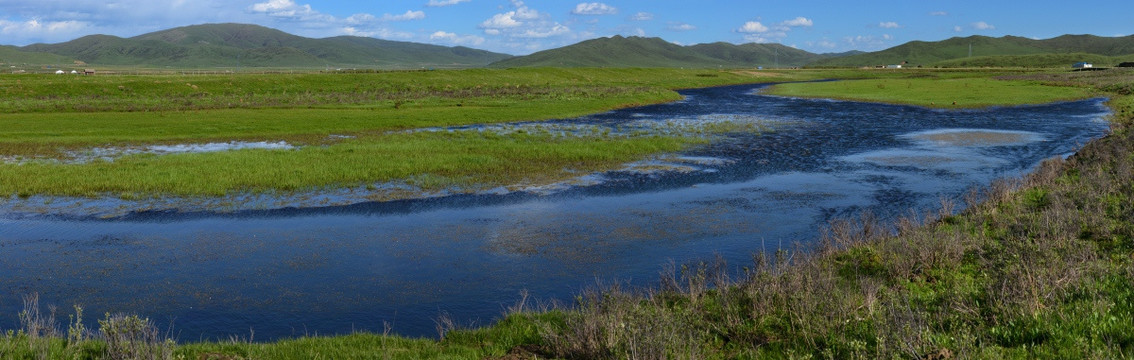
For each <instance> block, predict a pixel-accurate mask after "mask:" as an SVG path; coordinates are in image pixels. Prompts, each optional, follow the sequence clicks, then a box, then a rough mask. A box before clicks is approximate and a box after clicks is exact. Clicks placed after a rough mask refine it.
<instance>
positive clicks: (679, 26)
mask: <svg viewBox="0 0 1134 360" xmlns="http://www.w3.org/2000/svg"><path fill="white" fill-rule="evenodd" d="M666 29H669V30H673V31H693V30H697V27H696V26H693V25H690V24H686V23H682V22H671V23H669V26H666Z"/></svg>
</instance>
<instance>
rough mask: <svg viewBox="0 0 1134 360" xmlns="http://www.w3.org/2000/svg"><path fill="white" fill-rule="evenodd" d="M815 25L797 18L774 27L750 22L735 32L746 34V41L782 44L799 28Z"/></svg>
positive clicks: (806, 19)
mask: <svg viewBox="0 0 1134 360" xmlns="http://www.w3.org/2000/svg"><path fill="white" fill-rule="evenodd" d="M814 24H815V22H814V21H812V20H811V19H808V18H805V17H802V16H801V17H797V18H795V19H791V20H785V21H782V22H780V23H778V24H776V25H775V26H774V27H768V26H767V25H764V24H762V23H760V22H759V21H749V22H746V23H744V25H741V26H740V28H739V29H736V30H735V31H736V32H738V33H742V34H745V35H744V40H745V41H749V42H754V43H774V42H782V41H783V40H784V38H787V36H788V32H790V31H791V30H792V29H793V28H797V27H810V26H813V25H814Z"/></svg>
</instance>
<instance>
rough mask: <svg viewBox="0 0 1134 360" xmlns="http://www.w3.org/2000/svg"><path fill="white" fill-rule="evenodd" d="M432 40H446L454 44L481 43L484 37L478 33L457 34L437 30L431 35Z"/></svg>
mask: <svg viewBox="0 0 1134 360" xmlns="http://www.w3.org/2000/svg"><path fill="white" fill-rule="evenodd" d="M429 39H430V40H434V41H441V42H446V43H450V44H454V45H474V46H475V45H480V44H483V43H484V38H483V37H480V36H476V35H457V34H455V33H451V32H444V31H437V32H434V33H433V34H431V35H429Z"/></svg>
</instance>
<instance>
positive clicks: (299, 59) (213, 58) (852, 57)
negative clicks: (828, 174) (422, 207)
mask: <svg viewBox="0 0 1134 360" xmlns="http://www.w3.org/2000/svg"><path fill="white" fill-rule="evenodd" d="M1132 58H1134V36H1126V37H1099V36H1093V35H1063V36H1060V37H1056V38H1051V39H1045V40H1035V39H1029V38H1023V37H1017V36H1004V37H999V38H993V37H987V36H969V37H954V38H951V39H947V40H942V41H936V42H926V41H911V42H908V43H905V44H902V45H898V46H895V47H892V48H889V49H885V50H882V51H877V52H871V53H863V52H858V51H852V52H847V53H840V54H815V53H810V52H807V51H803V50H799V49H796V48H792V47H789V46H784V45H780V44H756V43H749V44H742V45H736V44H731V43H726V42H715V43H708V44H697V45H689V46H683V45H678V44H674V43H671V42H668V41H665V40H662V39H660V38H645V37H623V36H613V37H607V38H598V39H591V40H586V41H583V42H580V43H577V44H574V45H568V46H565V47H561V48H557V49H550V50H545V51H540V52H536V53H533V54H531V55H527V56H518V57H514V56H511V55H507V54H500V53H493V52H489V51H484V50H477V49H472V48H467V47H460V46H458V47H446V46H438V45H428V44H420V43H412V42H400V41H389V40H380V39H375V38H369V37H356V36H337V37H330V38H322V39H312V38H306V37H302V36H297V35H292V34H288V33H286V32H283V31H279V30H276V29H271V28H267V27H263V26H259V25H248V24H205V25H194V26H185V27H179V28H173V29H168V30H163V31H157V32H152V33H148V34H143V35H139V36H135V37H131V38H120V37H116V36H110V35H89V36H84V37H82V38H78V39H75V40H72V41H68V42H63V43H57V44H34V45H28V46H24V47H14V46H0V63H7V64H38V65H62V64H72V63H75V62H76V61H79V62H85V63H88V64H92V65H95V66H141V67H179V68H207V67H224V68H233V67H306V68H312V67H317V68H323V67H336V68H341V67H360V68H382V69H418V68H426V67H428V68H471V67H495V68H514V67H688V68H717V67H728V68H753V67H761V66H762V67H775V66H778V67H799V66H808V67H861V66H876V65H886V64H899V63H903V62H905V63H907V64H908V65H910V66H919V65H921V66H941V67H966V66H1026V67H1050V66H1062V65H1069V64H1070V63H1073V62H1078V61H1090V62H1094V63H1099V64H1103V65H1104V66H1106V65H1110V64H1111V63H1113V64H1117V63H1118V62H1121V61H1129V60H1130V59H1132Z"/></svg>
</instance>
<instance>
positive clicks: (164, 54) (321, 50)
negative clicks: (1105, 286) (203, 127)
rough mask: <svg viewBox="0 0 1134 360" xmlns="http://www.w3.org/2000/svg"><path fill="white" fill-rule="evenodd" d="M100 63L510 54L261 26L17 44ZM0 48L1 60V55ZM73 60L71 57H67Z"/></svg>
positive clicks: (448, 58) (424, 62)
mask: <svg viewBox="0 0 1134 360" xmlns="http://www.w3.org/2000/svg"><path fill="white" fill-rule="evenodd" d="M19 50H20V51H22V52H25V53H40V54H54V55H58V56H62V57H66V58H68V59H72V60H78V61H82V62H85V63H88V64H97V65H127V66H170V67H197V68H201V67H238V66H247V67H324V66H328V67H329V66H336V67H342V66H359V67H370V68H374V67H379V68H406V67H412V68H419V67H481V66H485V65H488V64H490V63H492V62H496V61H499V60H503V59H506V58H510V57H512V56H511V55H507V54H500V53H494V52H489V51H484V50H477V49H471V48H467V47H460V46H458V47H445V46H437V45H426V44H418V43H411V42H400V41H388V40H379V39H374V38H368V37H357V36H338V37H331V38H325V39H311V38H305V37H301V36H296V35H292V34H288V33H285V32H283V31H279V30H275V29H270V28H266V27H263V26H258V25H246V24H206V25H194V26H186V27H179V28H175V29H169V30H164V31H158V32H153V33H149V34H144V35H139V36H135V37H132V38H120V37H116V36H109V35H90V36H84V37H82V38H79V39H75V40H72V41H68V42H64V43H58V44H34V45H29V46H25V47H23V48H19ZM2 56H3V54H2V53H0V60H3V57H2ZM68 62H70V61H68Z"/></svg>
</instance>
